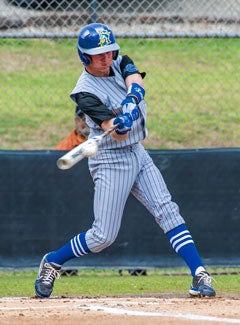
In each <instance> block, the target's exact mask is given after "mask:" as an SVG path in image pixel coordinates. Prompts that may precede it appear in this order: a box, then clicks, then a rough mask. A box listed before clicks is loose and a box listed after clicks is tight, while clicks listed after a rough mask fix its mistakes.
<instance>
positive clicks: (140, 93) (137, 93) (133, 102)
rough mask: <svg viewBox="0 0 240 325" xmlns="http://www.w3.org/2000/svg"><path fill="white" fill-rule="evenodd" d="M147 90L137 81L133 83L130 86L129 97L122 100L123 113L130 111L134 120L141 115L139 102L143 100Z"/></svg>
mask: <svg viewBox="0 0 240 325" xmlns="http://www.w3.org/2000/svg"><path fill="white" fill-rule="evenodd" d="M144 96H145V90H144V89H143V88H142V87H141V86H140V85H139V84H137V83H132V84H131V86H130V87H129V88H128V92H127V97H126V98H125V99H124V100H123V101H122V103H121V105H122V107H123V114H125V113H129V114H131V116H132V119H133V121H135V120H137V119H138V117H139V110H138V106H137V105H138V104H139V103H140V102H141V100H143V98H144Z"/></svg>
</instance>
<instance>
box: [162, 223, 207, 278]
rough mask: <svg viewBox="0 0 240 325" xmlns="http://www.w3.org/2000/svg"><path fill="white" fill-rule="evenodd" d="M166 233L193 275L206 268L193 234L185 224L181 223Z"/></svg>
mask: <svg viewBox="0 0 240 325" xmlns="http://www.w3.org/2000/svg"><path fill="white" fill-rule="evenodd" d="M166 235H167V237H168V239H169V241H170V244H171V245H172V248H173V249H174V250H175V252H176V253H177V254H178V255H180V256H181V257H182V258H183V260H184V261H185V262H186V263H187V265H188V267H189V268H190V270H191V274H192V276H195V275H196V274H198V273H199V272H201V271H204V270H205V267H204V265H203V262H202V259H201V257H200V255H199V253H198V250H197V248H196V246H195V243H194V241H193V239H192V236H191V234H190V232H189V230H188V229H187V227H186V225H185V224H181V225H180V226H178V227H176V228H174V229H172V230H170V231H169V232H167V234H166Z"/></svg>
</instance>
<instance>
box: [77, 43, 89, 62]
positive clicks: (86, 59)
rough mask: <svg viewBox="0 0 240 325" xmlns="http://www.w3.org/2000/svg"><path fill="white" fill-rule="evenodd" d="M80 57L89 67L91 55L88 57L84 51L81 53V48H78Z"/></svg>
mask: <svg viewBox="0 0 240 325" xmlns="http://www.w3.org/2000/svg"><path fill="white" fill-rule="evenodd" d="M78 55H79V57H80V59H81V61H82V63H83V64H84V65H86V66H87V65H89V64H90V63H91V58H90V55H87V54H86V53H83V52H82V51H80V49H79V47H78Z"/></svg>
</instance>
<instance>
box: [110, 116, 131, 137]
mask: <svg viewBox="0 0 240 325" xmlns="http://www.w3.org/2000/svg"><path fill="white" fill-rule="evenodd" d="M132 123H133V120H132V117H131V115H130V114H129V113H125V114H121V115H119V116H118V117H116V118H115V119H114V121H113V124H114V125H116V124H118V127H117V128H116V129H115V132H116V133H117V134H126V133H127V132H129V131H130V130H131V126H132Z"/></svg>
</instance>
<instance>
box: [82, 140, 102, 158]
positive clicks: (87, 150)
mask: <svg viewBox="0 0 240 325" xmlns="http://www.w3.org/2000/svg"><path fill="white" fill-rule="evenodd" d="M82 149H83V154H84V156H86V157H92V156H94V155H95V154H96V153H97V151H98V146H97V143H96V141H94V140H93V139H89V140H88V141H86V142H85V143H84V146H83V148H82Z"/></svg>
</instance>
